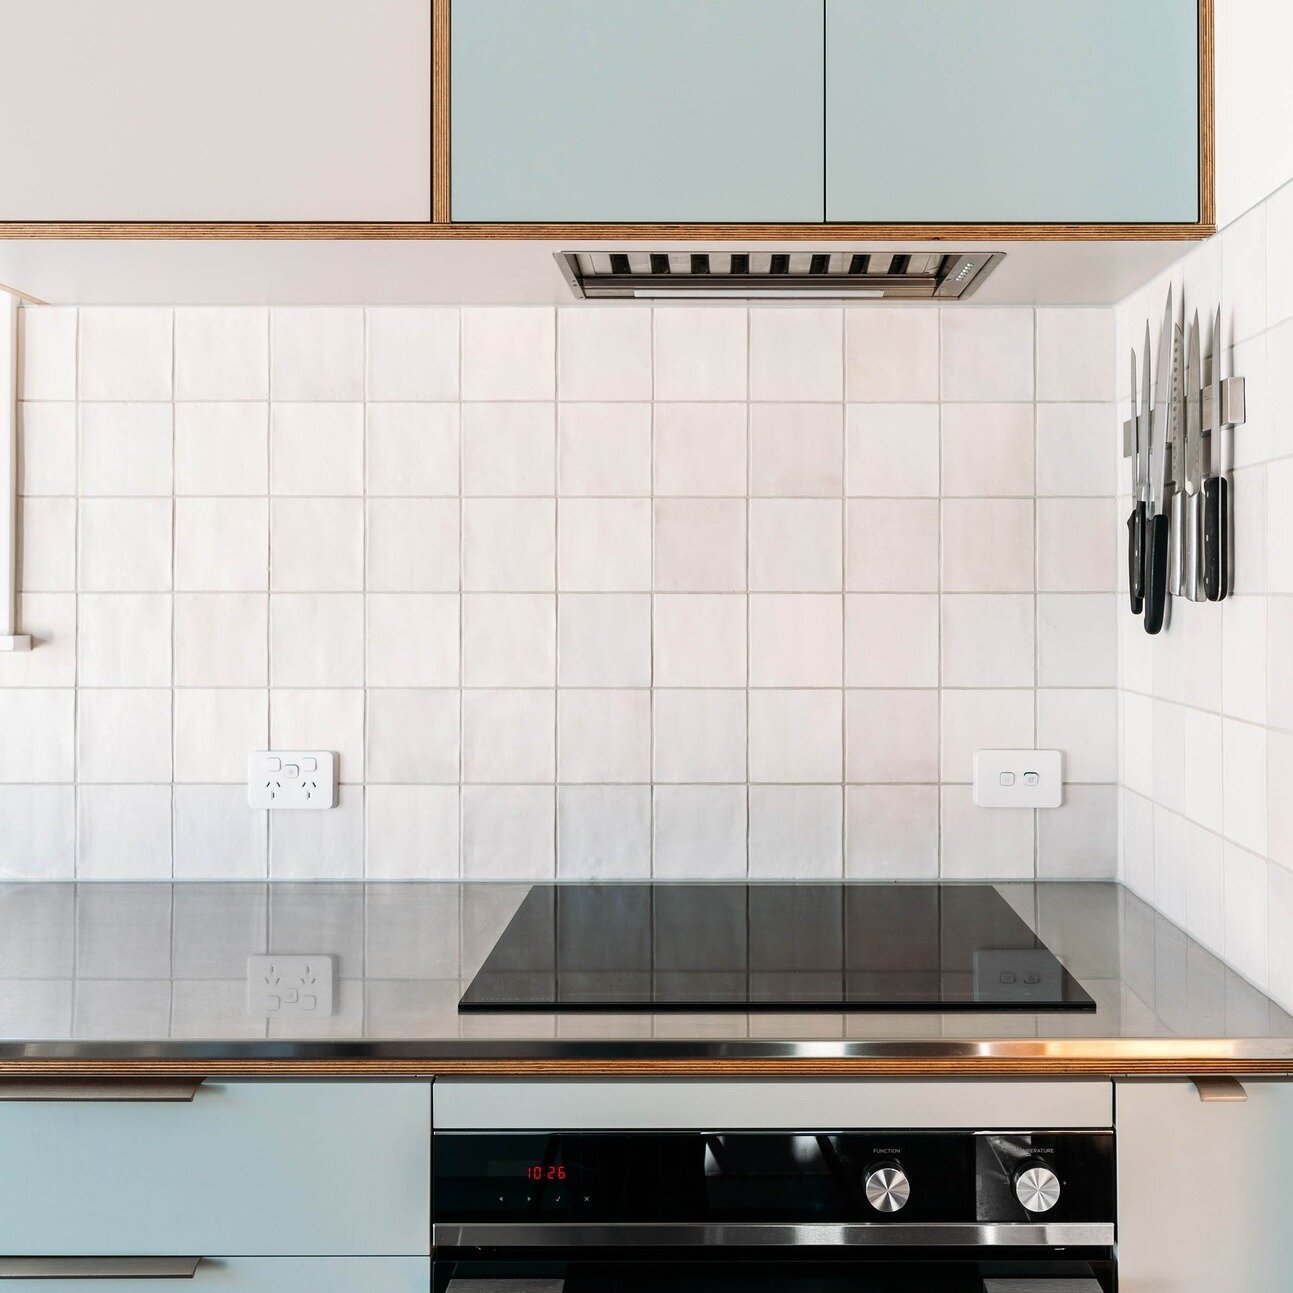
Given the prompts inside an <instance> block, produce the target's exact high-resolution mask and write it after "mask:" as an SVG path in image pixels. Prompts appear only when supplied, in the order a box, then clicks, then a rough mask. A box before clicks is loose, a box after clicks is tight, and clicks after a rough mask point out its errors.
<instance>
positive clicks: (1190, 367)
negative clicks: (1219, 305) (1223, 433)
mask: <svg viewBox="0 0 1293 1293" xmlns="http://www.w3.org/2000/svg"><path fill="white" fill-rule="evenodd" d="M1199 351H1200V340H1199V312H1198V310H1195V312H1194V318H1193V319H1192V320H1191V322H1190V349H1189V358H1188V359H1187V361H1186V365H1185V500H1184V503H1183V504H1182V510H1183V513H1184V518H1185V527H1184V528H1185V533H1184V536H1183V540H1182V548H1181V553H1182V556H1183V557H1184V571H1183V579H1182V583H1183V584H1184V592H1185V595H1186V597H1188V598H1189V599H1190V601H1192V602H1201V601H1203V600H1204V591H1203V572H1202V560H1203V496H1202V492H1201V491H1202V487H1203V363H1202V360H1201V359H1200V358H1199Z"/></svg>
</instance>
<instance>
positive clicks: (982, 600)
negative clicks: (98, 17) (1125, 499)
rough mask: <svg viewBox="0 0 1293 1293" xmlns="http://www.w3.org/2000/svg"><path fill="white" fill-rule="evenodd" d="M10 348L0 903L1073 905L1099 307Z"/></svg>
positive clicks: (1113, 520) (169, 332) (1102, 317)
mask: <svg viewBox="0 0 1293 1293" xmlns="http://www.w3.org/2000/svg"><path fill="white" fill-rule="evenodd" d="M23 321H24V327H23V355H22V399H23V403H22V408H21V414H22V482H23V485H22V488H23V494H24V498H23V505H22V572H21V576H22V578H21V582H22V588H23V595H22V607H21V616H22V627H23V630H24V631H27V632H31V633H33V634H35V635H36V637H37V638H38V639H39V645H38V647H37V649H36V650H35V651H34V652H32V653H31V654H30V655H29V656H12V657H7V658H5V657H0V684H2V686H0V730H2V731H3V733H4V736H3V740H0V871H2V872H3V874H4V875H6V876H34V877H68V876H73V875H78V876H84V877H95V878H98V877H120V878H137V877H157V876H171V875H174V876H176V877H180V878H194V879H196V878H211V877H219V878H243V877H259V876H265V875H269V876H270V877H293V878H300V877H363V876H367V877H372V878H392V877H394V878H400V877H456V876H460V875H461V876H465V877H470V878H502V877H533V876H551V875H554V874H555V875H558V876H563V877H564V876H580V875H608V876H609V875H614V876H647V875H656V876H661V877H665V876H668V877H688V878H701V877H711V876H744V875H747V874H748V875H751V876H756V877H774V876H830V875H840V874H846V875H850V876H883V877H918V876H934V875H938V874H943V875H947V876H954V877H964V876H1031V875H1034V874H1040V875H1043V876H1104V875H1110V874H1112V872H1113V868H1114V859H1115V820H1116V811H1115V807H1116V806H1115V795H1116V787H1115V784H1114V783H1115V781H1116V775H1117V770H1116V758H1115V744H1116V742H1115V733H1116V724H1115V713H1116V700H1115V690H1114V688H1115V685H1116V648H1115V623H1116V618H1115V614H1116V612H1115V595H1114V591H1113V590H1114V588H1115V584H1116V578H1117V576H1116V567H1115V563H1116V556H1117V548H1116V539H1117V534H1118V531H1119V527H1120V524H1121V522H1120V518H1119V517H1117V516H1116V514H1115V502H1114V492H1115V487H1116V473H1115V454H1114V448H1113V446H1114V441H1115V438H1116V429H1115V421H1116V419H1115V416H1114V408H1113V400H1114V397H1115V389H1114V375H1113V371H1112V363H1111V343H1112V334H1113V315H1112V312H1111V311H1086V310H1076V311H1064V310H1051V311H1038V312H1036V313H1034V312H1033V311H1031V310H1027V309H989V308H981V309H976V308H973V307H970V306H959V307H954V308H949V309H946V310H942V311H940V310H937V309H933V308H892V307H884V308H856V309H854V308H850V309H840V308H837V307H818V308H810V307H796V308H757V309H749V310H747V309H745V308H743V307H736V308H704V307H681V308H679V307H674V308H663V307H662V308H657V309H650V308H646V307H642V306H633V307H628V308H569V309H561V310H556V311H554V310H551V309H530V308H525V309H519V308H464V309H461V310H459V309H446V308H437V309H409V308H401V309H369V310H367V311H365V310H362V309H355V308H340V309H323V308H311V309H303V308H284V309H269V310H266V309H258V308H248V309H199V308H176V309H169V308H158V309H109V308H86V309H81V310H75V309H54V308H32V309H27V310H24V311H23ZM1034 742H1037V743H1039V744H1044V745H1048V746H1050V745H1054V746H1059V747H1060V748H1061V749H1063V750H1064V752H1065V754H1066V756H1067V759H1068V770H1069V779H1070V782H1071V783H1072V784H1070V786H1069V788H1068V791H1067V798H1066V804H1065V806H1064V807H1063V808H1062V809H1060V810H1057V811H1051V812H1046V813H1042V814H1039V815H1037V816H1036V818H1035V816H1034V814H1033V813H1031V812H1019V811H1011V812H990V811H982V810H975V809H973V807H972V806H971V802H970V788H969V785H968V781H969V777H970V770H971V765H970V758H971V753H972V751H973V750H974V749H976V748H978V747H981V746H994V745H997V746H999V745H1023V746H1029V745H1032V744H1033V743H1034ZM267 743H270V744H276V745H280V746H288V747H295V748H301V747H307V748H308V747H320V748H327V749H333V750H337V751H339V752H340V756H341V762H340V766H341V780H342V782H343V785H342V791H341V804H340V807H339V808H338V809H336V810H334V811H332V812H328V813H318V814H314V813H310V814H301V813H297V814H293V813H281V814H275V815H274V816H273V818H272V820H267V819H266V817H265V816H264V815H257V814H255V813H252V812H251V811H250V810H249V809H248V808H247V807H246V805H245V800H244V788H243V785H242V778H243V776H244V773H245V760H246V754H247V752H248V751H249V750H251V749H256V748H261V747H263V746H265V745H266V744H267Z"/></svg>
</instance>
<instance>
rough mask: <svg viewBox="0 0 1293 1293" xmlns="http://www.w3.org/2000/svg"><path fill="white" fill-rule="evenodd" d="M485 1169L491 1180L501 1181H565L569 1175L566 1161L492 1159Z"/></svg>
mask: <svg viewBox="0 0 1293 1293" xmlns="http://www.w3.org/2000/svg"><path fill="white" fill-rule="evenodd" d="M485 1170H486V1174H487V1175H488V1176H489V1178H490V1179H491V1180H499V1181H516V1180H522V1181H564V1180H565V1179H566V1176H567V1172H566V1165H565V1164H564V1163H536V1162H534V1161H533V1160H532V1159H516V1158H506V1159H492V1160H490V1162H489V1163H487V1164H486V1169H485Z"/></svg>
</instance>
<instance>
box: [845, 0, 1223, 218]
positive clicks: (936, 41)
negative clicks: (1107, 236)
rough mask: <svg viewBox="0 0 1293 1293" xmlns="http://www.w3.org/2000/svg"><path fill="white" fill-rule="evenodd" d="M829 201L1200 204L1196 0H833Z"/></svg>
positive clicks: (967, 214)
mask: <svg viewBox="0 0 1293 1293" xmlns="http://www.w3.org/2000/svg"><path fill="white" fill-rule="evenodd" d="M826 219H827V220H831V221H844V222H848V223H860V222H869V221H880V222H885V223H939V224H944V223H967V222H968V223H1036V224H1061V223H1113V222H1120V223H1121V222H1137V223H1139V222H1146V223H1168V222H1181V223H1191V222H1194V221H1197V220H1198V219H1199V14H1198V8H1197V5H1196V0H1132V2H1130V3H1129V0H973V3H967V0H826Z"/></svg>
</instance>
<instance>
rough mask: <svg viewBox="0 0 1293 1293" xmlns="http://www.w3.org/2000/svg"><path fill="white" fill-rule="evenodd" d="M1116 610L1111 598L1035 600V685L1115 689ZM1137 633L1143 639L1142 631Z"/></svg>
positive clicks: (1055, 596)
mask: <svg viewBox="0 0 1293 1293" xmlns="http://www.w3.org/2000/svg"><path fill="white" fill-rule="evenodd" d="M1121 605H1122V603H1121V601H1115V597H1114V595H1113V594H1110V593H1043V594H1041V595H1040V596H1039V597H1038V598H1037V682H1038V685H1039V686H1042V687H1112V686H1114V685H1115V683H1116V682H1117V674H1118V646H1117V631H1118V618H1117V613H1118V610H1119V608H1120V607H1121ZM1135 627H1136V628H1137V629H1138V630H1139V626H1135ZM1139 632H1140V636H1141V637H1142V638H1143V637H1144V636H1145V634H1144V631H1143V630H1139Z"/></svg>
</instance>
